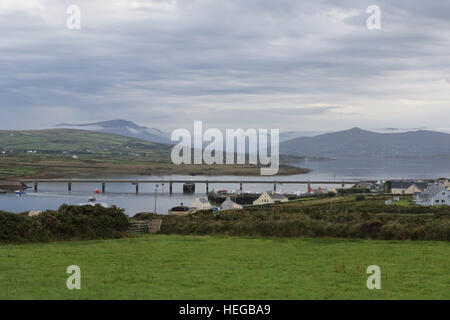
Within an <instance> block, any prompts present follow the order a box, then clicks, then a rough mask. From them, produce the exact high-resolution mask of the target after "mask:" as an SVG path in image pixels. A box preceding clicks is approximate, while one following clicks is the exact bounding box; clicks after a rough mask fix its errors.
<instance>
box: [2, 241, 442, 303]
mask: <svg viewBox="0 0 450 320" xmlns="http://www.w3.org/2000/svg"><path fill="white" fill-rule="evenodd" d="M73 264H75V265H78V266H79V267H80V268H81V287H82V289H81V290H68V289H67V288H66V280H67V277H68V276H69V275H67V274H66V273H65V270H66V267H67V266H69V265H73ZM373 264H375V265H378V266H380V268H381V279H382V280H381V286H382V289H381V290H368V289H367V287H366V280H367V277H368V276H369V275H368V274H366V268H367V267H368V266H369V265H373ZM449 274H450V246H449V243H448V242H428V241H418V242H411V241H375V240H339V239H299V238H284V239H273V238H237V237H236V238H231V237H230V238H228V237H193V236H186V237H183V236H164V235H154V236H142V237H138V238H127V239H120V240H105V241H84V242H58V243H49V244H28V245H3V246H0V288H1V290H0V299H450V290H449V288H450V277H449Z"/></svg>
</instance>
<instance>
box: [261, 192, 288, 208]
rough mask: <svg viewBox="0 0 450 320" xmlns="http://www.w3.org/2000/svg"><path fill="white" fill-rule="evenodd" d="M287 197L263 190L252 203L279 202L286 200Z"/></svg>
mask: <svg viewBox="0 0 450 320" xmlns="http://www.w3.org/2000/svg"><path fill="white" fill-rule="evenodd" d="M288 201H289V199H288V198H286V197H285V196H283V195H282V194H278V193H275V192H273V191H272V192H270V191H265V192H263V193H262V194H261V195H260V196H259V198H258V199H256V200H255V201H253V205H254V206H257V205H263V204H272V203H279V202H288Z"/></svg>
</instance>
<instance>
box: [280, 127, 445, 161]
mask: <svg viewBox="0 0 450 320" xmlns="http://www.w3.org/2000/svg"><path fill="white" fill-rule="evenodd" d="M280 153H283V154H287V155H295V156H304V157H331V158H333V157H335V158H346V157H364V156H370V157H380V158H381V157H437V156H444V157H448V156H450V134H447V133H441V132H435V131H426V130H418V131H408V132H402V133H376V132H371V131H366V130H362V129H360V128H353V129H350V130H345V131H339V132H333V133H326V134H321V135H318V136H315V137H300V138H295V139H292V140H288V141H285V142H282V143H281V144H280Z"/></svg>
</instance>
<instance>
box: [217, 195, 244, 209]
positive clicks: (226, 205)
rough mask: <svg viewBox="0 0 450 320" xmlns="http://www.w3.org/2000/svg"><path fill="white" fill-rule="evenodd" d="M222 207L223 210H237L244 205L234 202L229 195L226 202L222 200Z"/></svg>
mask: <svg viewBox="0 0 450 320" xmlns="http://www.w3.org/2000/svg"><path fill="white" fill-rule="evenodd" d="M220 207H221V208H222V210H235V209H242V208H243V206H241V205H240V204H238V203H236V202H233V201H232V200H231V199H230V198H229V197H228V198H227V199H226V200H225V201H224V202H222V204H221V205H220Z"/></svg>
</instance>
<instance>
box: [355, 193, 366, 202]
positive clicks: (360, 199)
mask: <svg viewBox="0 0 450 320" xmlns="http://www.w3.org/2000/svg"><path fill="white" fill-rule="evenodd" d="M355 200H356V201H364V200H366V197H365V196H363V195H362V194H360V195H357V196H356V198H355Z"/></svg>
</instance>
